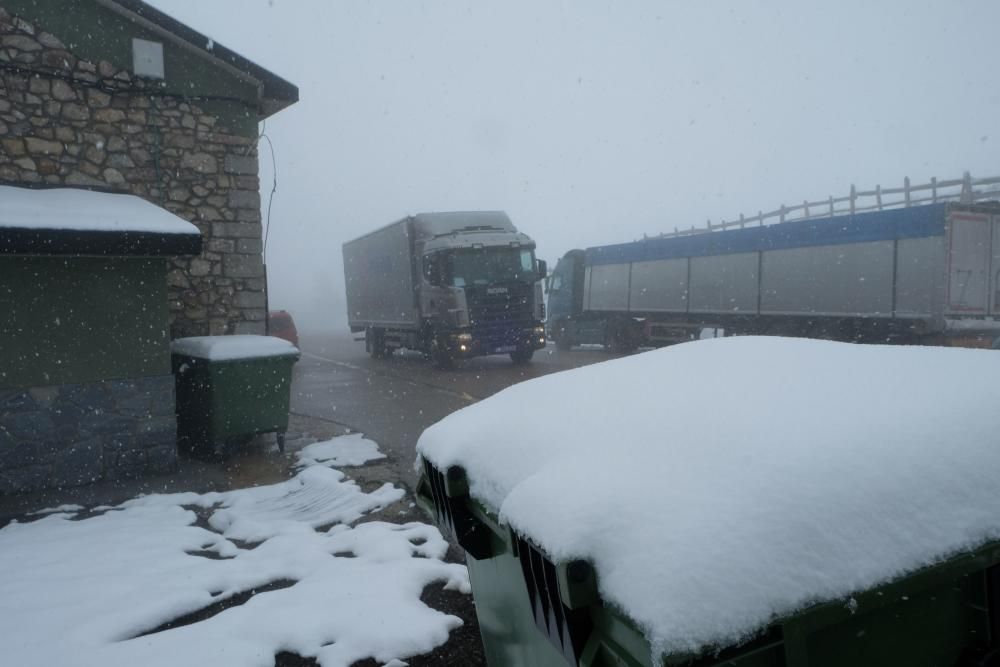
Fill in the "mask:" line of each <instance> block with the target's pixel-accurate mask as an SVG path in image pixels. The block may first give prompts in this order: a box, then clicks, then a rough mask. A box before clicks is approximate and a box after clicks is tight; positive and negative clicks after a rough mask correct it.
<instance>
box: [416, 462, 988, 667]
mask: <svg viewBox="0 0 1000 667" xmlns="http://www.w3.org/2000/svg"><path fill="white" fill-rule="evenodd" d="M417 502H418V504H419V505H420V506H421V507H422V508H423V509H424V511H426V512H427V513H428V514H430V515H431V516H432V517H433V518H434V520H435V521H436V522H437V523H438V524H439V525H440V526H441V527H442V529H443V530H444V532H445V533H447V534H450V535H451V536H453V537H454V539H455V540H456V541H457V542H458V543H459V544H460V545H461V546H462V548H463V549H464V550H465V552H466V562H467V564H468V567H469V577H470V580H471V582H472V589H473V595H474V596H475V600H476V613H477V616H478V619H479V625H480V629H481V633H482V638H483V643H484V646H485V652H486V656H487V660H488V662H489V664H490V666H491V667H505V666H510V667H514V666H527V665H531V666H537V667H565V666H566V665H572V666H579V667H653V666H654V665H657V666H660V665H662V666H663V667H667V666H670V667H680V666H685V667H723V666H732V667H895V666H900V667H902V666H906V667H998V666H1000V542H993V543H990V544H987V545H985V546H982V547H980V548H978V549H976V550H974V551H971V552H969V553H965V554H962V555H960V556H957V557H954V558H951V559H949V560H947V561H946V562H943V563H940V564H938V565H936V566H933V567H930V568H925V569H923V570H920V571H918V572H916V573H912V574H910V575H909V576H905V577H901V578H899V579H898V580H896V581H893V582H891V583H888V584H886V585H882V586H879V587H876V588H873V589H871V590H867V591H865V592H863V593H860V594H856V595H854V596H852V597H850V598H848V599H846V600H842V601H838V602H835V603H826V604H818V605H814V606H812V607H809V608H807V609H805V610H803V611H800V612H798V613H796V614H794V615H791V616H789V617H786V618H779V619H775V620H774V622H773V623H771V624H770V625H769V626H768V627H766V628H764V629H762V630H761V631H760V633H758V634H757V635H756V636H755V637H753V638H752V639H750V640H749V641H746V642H745V643H742V644H740V645H735V646H728V647H713V648H712V649H710V650H706V651H703V652H701V653H697V654H692V653H674V654H660V655H657V656H655V657H654V655H653V649H652V647H651V646H650V643H649V642H648V641H647V639H646V637H645V636H644V634H643V632H642V631H641V630H640V629H639V628H638V627H637V625H636V624H635V623H633V622H632V621H631V620H630V619H629V618H628V617H627V616H626V615H625V614H624V613H622V612H621V611H619V610H616V609H614V608H612V607H610V606H608V605H606V604H605V603H604V602H602V600H601V599H600V596H599V594H598V586H597V579H596V574H595V572H594V569H593V568H592V567H590V565H589V564H588V563H587V562H585V561H570V562H554V561H553V560H551V559H550V558H549V557H548V556H547V555H546V554H545V553H544V551H543V550H542V549H540V548H539V547H537V546H536V545H534V544H532V543H531V542H530V541H528V540H525V539H524V538H523V537H521V536H519V535H518V534H517V533H516V532H514V531H513V530H511V529H510V528H509V527H507V526H505V525H504V524H503V523H502V522H501V521H500V520H499V519H498V518H497V516H496V514H495V513H494V512H492V511H491V510H490V509H488V508H486V507H484V506H483V505H482V504H481V503H479V502H477V501H476V500H474V499H472V498H471V497H470V496H469V487H468V482H467V480H466V476H465V473H464V471H463V470H462V469H461V468H460V467H458V466H452V467H451V468H448V470H447V471H445V472H442V471H440V470H438V469H437V468H435V467H434V466H433V465H432V464H431V463H430V462H428V461H427V460H423V461H422V467H421V476H420V481H419V484H418V487H417Z"/></svg>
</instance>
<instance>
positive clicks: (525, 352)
mask: <svg viewBox="0 0 1000 667" xmlns="http://www.w3.org/2000/svg"><path fill="white" fill-rule="evenodd" d="M533 356H535V351H534V350H533V349H531V348H530V347H529V348H525V349H521V350H515V351H513V352H511V353H510V360H511V361H513V362H514V363H515V364H517V365H519V366H520V365H521V364H526V363H528V362H529V361H531V358H532V357H533Z"/></svg>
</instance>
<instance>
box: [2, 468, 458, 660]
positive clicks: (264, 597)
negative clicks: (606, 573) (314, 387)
mask: <svg viewBox="0 0 1000 667" xmlns="http://www.w3.org/2000/svg"><path fill="white" fill-rule="evenodd" d="M402 495H403V491H402V490H400V489H395V488H393V487H392V486H390V485H386V486H384V487H383V488H381V489H379V490H377V491H375V492H374V493H371V494H365V493H363V492H362V491H360V489H358V487H357V485H356V484H354V483H353V482H350V481H348V480H345V479H344V476H343V475H342V474H341V473H339V472H337V471H335V470H331V469H328V468H323V467H314V468H308V469H306V470H304V471H302V472H301V473H300V474H299V475H298V476H296V477H295V478H294V479H291V480H288V481H287V482H284V483H281V484H276V485H273V486H264V487H257V488H251V489H242V490H238V491H230V492H226V493H209V494H195V493H181V494H170V495H151V496H144V497H140V498H136V499H133V500H131V501H128V502H127V503H124V504H122V505H120V506H118V507H116V508H115V510H116V511H109V512H107V513H105V514H102V515H99V516H95V517H91V518H86V519H82V520H77V521H73V520H70V517H69V516H68V515H67V514H65V513H58V514H50V515H47V516H44V517H43V518H40V519H38V520H36V521H32V522H30V523H18V522H14V523H11V524H8V525H7V526H5V527H3V528H2V529H0V618H3V619H4V623H3V624H2V625H0V643H2V645H3V646H4V655H5V656H6V657H5V660H6V661H8V662H10V664H49V665H70V664H72V665H78V666H90V665H93V666H95V667H96V666H98V665H104V666H107V667H116V666H119V665H120V666H122V667H124V666H127V665H137V664H140V665H148V666H154V667H155V666H160V665H162V666H164V667H166V666H173V665H184V664H188V665H208V664H211V665H217V666H219V667H227V666H232V667H249V666H260V667H271V666H272V665H273V664H274V655H275V654H277V653H279V652H280V651H293V652H295V653H298V654H300V655H302V656H306V657H313V658H315V659H316V660H317V662H318V663H319V664H320V665H322V666H323V667H339V666H344V667H346V666H347V665H351V664H353V663H354V662H357V661H359V660H364V659H367V658H374V659H375V660H377V661H379V662H380V663H388V662H391V661H393V660H399V659H405V658H406V657H408V656H411V655H416V654H420V653H426V652H428V651H431V650H433V649H434V648H435V647H436V646H438V645H440V644H442V643H444V642H445V641H446V640H447V638H448V633H449V631H451V630H452V629H454V628H456V627H458V626H459V625H461V620H460V619H458V618H455V617H453V616H449V615H446V614H443V613H441V612H438V611H436V610H433V609H430V608H428V607H427V606H426V605H424V603H423V602H421V601H420V595H421V592H422V591H423V589H424V587H425V586H428V585H431V584H435V583H438V584H443V585H444V587H445V588H449V589H454V590H458V591H462V592H465V593H468V592H469V581H468V573H467V571H466V569H465V567H464V566H462V565H456V564H450V563H445V562H442V560H441V559H442V558H443V556H444V554H445V552H446V551H447V549H448V544H447V542H446V541H445V540H444V539H443V538H442V537H441V534H440V533H439V532H438V531H437V529H436V528H434V527H433V526H428V525H425V524H420V523H408V524H402V525H398V524H391V523H384V522H369V523H363V524H361V525H358V526H356V527H352V526H350V525H348V523H349V522H351V521H353V520H355V519H356V518H358V517H360V516H362V515H363V514H364V513H366V512H368V511H371V510H372V509H373V508H376V507H380V506H382V505H385V504H387V503H390V502H394V501H395V500H398V499H399V498H400V497H402ZM206 516H207V517H208V518H207V524H208V526H209V527H210V528H211V529H208V528H203V527H201V524H202V522H201V521H199V517H201V519H202V520H203V519H204V518H205V517H206ZM331 522H339V523H336V524H335V525H333V526H332V527H331V528H329V529H328V530H326V531H325V532H317V530H315V528H316V527H321V526H327V525H329V524H330V523H331ZM244 541H245V542H252V543H253V544H244V543H243V542H244ZM347 555H350V556H352V557H345V556H347ZM283 582H284V583H283ZM287 582H294V583H292V584H291V585H287ZM269 585H270V588H269ZM279 585H280V587H279ZM276 588H277V590H275V589H276ZM255 591H265V592H256V594H254V592H255ZM247 596H249V599H247V600H245V601H243V603H242V604H235V605H234V606H232V607H230V608H228V609H225V610H223V611H219V612H218V613H215V614H214V615H211V616H210V617H208V618H206V619H204V620H200V621H197V622H192V623H189V624H187V625H180V626H179V627H174V628H172V629H170V630H165V631H158V632H152V631H154V630H157V629H160V628H162V626H163V625H164V624H167V623H169V622H171V621H173V620H174V619H177V618H179V617H184V616H187V615H189V614H193V613H196V612H199V611H200V610H205V609H212V608H213V607H215V606H218V605H219V603H220V602H223V601H226V600H239V599H240V598H241V597H242V598H246V597H247ZM150 633H151V634H150ZM397 664H398V663H397Z"/></svg>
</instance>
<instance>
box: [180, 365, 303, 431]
mask: <svg viewBox="0 0 1000 667" xmlns="http://www.w3.org/2000/svg"><path fill="white" fill-rule="evenodd" d="M171 359H172V365H173V371H174V377H175V378H176V388H177V430H178V436H179V437H180V438H181V439H187V440H188V441H189V442H190V443H191V444H192V445H193V446H195V447H198V446H214V445H216V444H219V443H222V442H224V441H226V440H228V439H231V438H235V437H239V436H252V435H255V434H258V433H271V432H278V433H284V432H285V431H286V430H287V429H288V410H289V404H290V400H291V384H292V367H293V366H294V365H295V362H296V361H298V355H281V356H268V357H253V358H246V359H226V360H207V359H203V358H200V357H192V356H189V355H185V354H178V353H174V354H172V355H171Z"/></svg>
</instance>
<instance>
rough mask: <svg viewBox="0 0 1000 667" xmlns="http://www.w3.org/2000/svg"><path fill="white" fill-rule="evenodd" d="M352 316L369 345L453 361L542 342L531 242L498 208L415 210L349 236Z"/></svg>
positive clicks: (542, 271)
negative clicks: (357, 235)
mask: <svg viewBox="0 0 1000 667" xmlns="http://www.w3.org/2000/svg"><path fill="white" fill-rule="evenodd" d="M343 255H344V283H345V285H346V291H347V315H348V324H349V326H350V329H351V331H352V332H354V333H359V332H362V331H363V332H364V341H365V348H366V351H367V352H368V353H369V354H370V355H371V356H372V357H374V358H377V359H382V358H387V357H389V356H390V355H392V354H393V352H394V351H395V350H397V349H400V348H406V349H410V350H417V351H420V352H422V353H424V354H425V355H426V356H428V357H430V358H432V359H433V360H434V361H435V363H436V365H437V366H438V367H441V368H448V367H450V366H452V365H453V363H454V361H455V360H456V359H463V358H469V357H475V356H481V355H491V354H509V355H510V357H511V359H512V360H513V362H514V363H516V364H524V363H528V362H529V361H531V358H532V356H533V355H534V353H535V350H538V349H541V348H543V347H545V340H546V338H545V327H544V325H543V321H544V319H545V310H544V309H545V306H544V302H543V300H542V286H541V282H540V281H541V280H542V279H544V278H545V275H546V273H547V268H546V264H545V262H544V261H543V260H539V259H536V257H535V242H534V241H532V240H531V238H530V237H529V236H527V235H526V234H523V233H521V232H519V231H518V230H517V229H516V228H515V227H514V225H513V223H512V222H511V220H510V218H509V217H508V216H507V214H506V213H504V212H502V211H454V212H446V213H420V214H417V215H411V216H408V217H405V218H403V219H402V220H398V221H396V222H393V223H392V224H389V225H387V226H385V227H382V228H381V229H378V230H376V231H373V232H371V233H369V234H366V235H365V236H362V237H360V238H357V239H355V240H353V241H349V242H347V243H345V244H344V245H343Z"/></svg>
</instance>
